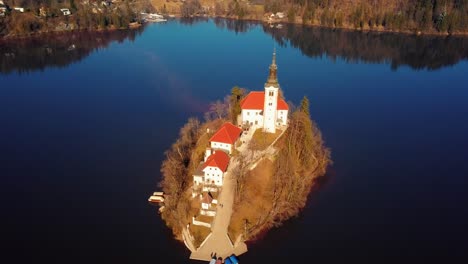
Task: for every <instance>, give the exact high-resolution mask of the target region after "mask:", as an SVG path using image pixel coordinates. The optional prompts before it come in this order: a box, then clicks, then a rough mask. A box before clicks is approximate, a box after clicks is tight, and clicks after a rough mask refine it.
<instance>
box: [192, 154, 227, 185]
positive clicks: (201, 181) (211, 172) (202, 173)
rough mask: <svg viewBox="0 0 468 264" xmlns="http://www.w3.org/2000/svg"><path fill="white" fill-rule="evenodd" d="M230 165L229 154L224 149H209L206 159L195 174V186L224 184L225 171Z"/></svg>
mask: <svg viewBox="0 0 468 264" xmlns="http://www.w3.org/2000/svg"><path fill="white" fill-rule="evenodd" d="M228 165H229V155H228V154H227V153H226V152H224V151H222V150H214V151H213V153H212V151H211V149H207V150H206V153H205V161H204V162H202V163H201V164H200V166H199V167H198V169H197V171H196V172H195V173H194V175H193V184H194V187H198V186H202V185H212V186H218V187H219V186H222V185H223V180H224V173H225V172H226V170H227V168H228Z"/></svg>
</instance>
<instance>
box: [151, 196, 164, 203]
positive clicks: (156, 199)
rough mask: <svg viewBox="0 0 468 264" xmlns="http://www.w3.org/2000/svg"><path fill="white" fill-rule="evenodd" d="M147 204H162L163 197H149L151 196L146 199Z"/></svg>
mask: <svg viewBox="0 0 468 264" xmlns="http://www.w3.org/2000/svg"><path fill="white" fill-rule="evenodd" d="M148 202H152V203H162V202H164V197H163V196H159V195H151V196H150V197H149V198H148Z"/></svg>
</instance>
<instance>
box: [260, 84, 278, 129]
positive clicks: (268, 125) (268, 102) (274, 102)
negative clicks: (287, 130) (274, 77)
mask: <svg viewBox="0 0 468 264" xmlns="http://www.w3.org/2000/svg"><path fill="white" fill-rule="evenodd" d="M278 90H279V89H278V87H274V86H268V87H265V105H264V107H263V109H265V110H264V111H263V116H264V120H263V131H264V132H267V133H275V132H276V116H277V111H278V110H277V109H278Z"/></svg>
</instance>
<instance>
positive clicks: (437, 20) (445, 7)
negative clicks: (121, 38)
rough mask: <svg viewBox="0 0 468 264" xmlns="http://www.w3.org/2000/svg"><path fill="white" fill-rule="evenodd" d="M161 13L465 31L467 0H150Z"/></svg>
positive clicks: (467, 26)
mask: <svg viewBox="0 0 468 264" xmlns="http://www.w3.org/2000/svg"><path fill="white" fill-rule="evenodd" d="M152 3H153V6H154V7H155V8H156V9H157V10H158V11H159V12H163V13H177V14H180V15H181V16H182V17H191V16H197V15H204V16H210V17H225V18H235V19H242V20H260V21H266V22H273V23H276V22H288V23H295V24H303V25H315V26H323V27H329V28H346V29H355V30H371V31H391V32H405V33H415V34H461V35H465V34H466V33H468V0H408V1H403V0H397V1H389V0H346V1H337V0H251V1H240V0H223V1H216V0H187V1H166V0H152Z"/></svg>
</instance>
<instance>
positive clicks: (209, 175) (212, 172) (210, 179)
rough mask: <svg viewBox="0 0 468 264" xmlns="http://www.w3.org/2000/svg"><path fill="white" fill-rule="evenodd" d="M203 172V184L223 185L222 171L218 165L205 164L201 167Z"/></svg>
mask: <svg viewBox="0 0 468 264" xmlns="http://www.w3.org/2000/svg"><path fill="white" fill-rule="evenodd" d="M203 172H204V173H205V182H204V184H215V185H217V186H221V185H223V176H224V173H223V172H222V171H221V170H220V169H219V168H218V167H212V166H207V167H206V168H204V169H203Z"/></svg>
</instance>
